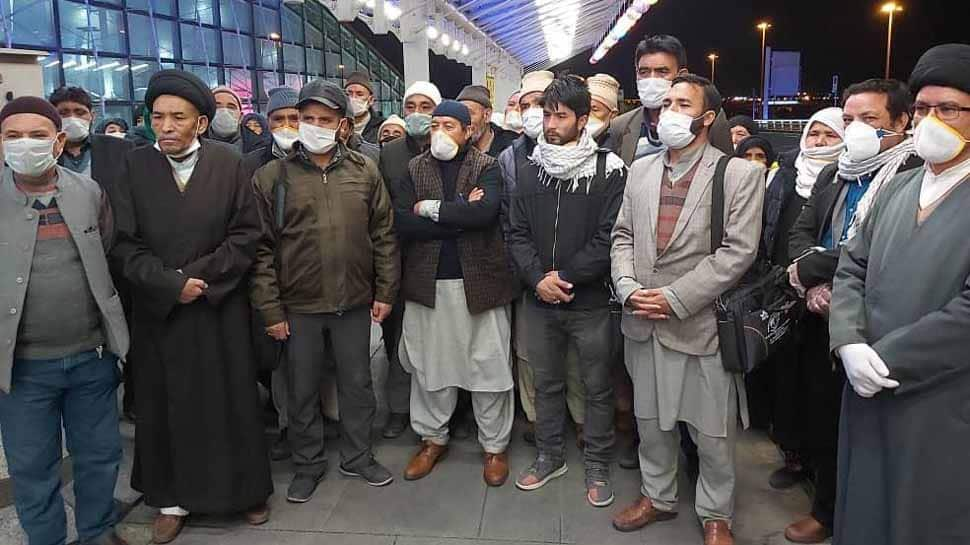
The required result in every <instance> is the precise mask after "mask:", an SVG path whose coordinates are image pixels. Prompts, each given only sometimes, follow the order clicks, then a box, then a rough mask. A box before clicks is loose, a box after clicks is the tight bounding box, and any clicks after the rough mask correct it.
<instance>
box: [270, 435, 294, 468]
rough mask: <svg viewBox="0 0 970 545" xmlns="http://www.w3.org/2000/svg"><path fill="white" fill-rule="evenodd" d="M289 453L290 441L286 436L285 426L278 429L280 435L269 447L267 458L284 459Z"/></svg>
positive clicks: (277, 460) (276, 460)
mask: <svg viewBox="0 0 970 545" xmlns="http://www.w3.org/2000/svg"><path fill="white" fill-rule="evenodd" d="M290 455H291V452H290V441H289V439H287V438H286V428H283V429H281V430H280V436H279V438H278V439H277V440H276V442H275V443H273V446H272V447H270V449H269V459H270V460H273V461H274V462H279V461H281V460H286V459H287V458H289V457H290Z"/></svg>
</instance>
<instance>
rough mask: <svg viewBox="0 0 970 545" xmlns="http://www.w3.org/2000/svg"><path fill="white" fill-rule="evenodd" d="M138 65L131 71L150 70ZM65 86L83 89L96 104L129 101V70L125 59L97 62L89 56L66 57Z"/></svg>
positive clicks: (106, 59) (99, 60)
mask: <svg viewBox="0 0 970 545" xmlns="http://www.w3.org/2000/svg"><path fill="white" fill-rule="evenodd" d="M143 66H144V68H139V67H138V66H137V65H136V66H132V67H131V71H140V70H144V69H145V68H148V65H147V64H144V65H143ZM63 68H64V84H65V85H74V86H77V87H83V88H84V89H86V90H87V91H88V93H90V94H91V99H92V100H93V101H94V102H98V101H100V100H127V99H128V73H129V68H128V64H127V62H126V61H125V59H112V58H109V57H100V58H98V60H97V61H95V59H94V57H93V56H88V55H69V54H65V55H64V63H63Z"/></svg>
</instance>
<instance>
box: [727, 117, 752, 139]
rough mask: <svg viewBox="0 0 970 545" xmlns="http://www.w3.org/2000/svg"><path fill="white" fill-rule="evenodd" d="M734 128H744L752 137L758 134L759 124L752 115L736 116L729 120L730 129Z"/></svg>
mask: <svg viewBox="0 0 970 545" xmlns="http://www.w3.org/2000/svg"><path fill="white" fill-rule="evenodd" d="M734 127H744V128H745V129H746V130H747V131H748V134H750V135H755V134H758V124H757V123H755V121H754V119H753V118H752V117H751V116H750V115H736V116H734V117H732V118H731V119H728V128H730V129H733V128H734Z"/></svg>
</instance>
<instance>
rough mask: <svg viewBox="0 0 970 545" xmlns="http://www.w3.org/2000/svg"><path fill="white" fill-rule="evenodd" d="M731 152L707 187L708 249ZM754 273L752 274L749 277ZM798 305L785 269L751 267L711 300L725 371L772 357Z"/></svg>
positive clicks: (718, 227)
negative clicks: (765, 269) (709, 211)
mask: <svg viewBox="0 0 970 545" xmlns="http://www.w3.org/2000/svg"><path fill="white" fill-rule="evenodd" d="M730 159H731V158H730V157H722V158H721V159H720V160H719V161H718V163H717V168H716V169H715V171H714V181H713V186H712V189H711V252H712V253H713V252H715V251H717V249H718V248H720V247H721V246H723V244H724V175H725V172H726V171H727V165H728V161H730ZM752 277H753V278H752ZM802 308H803V306H802V305H801V304H800V301H799V299H798V294H797V293H795V291H794V290H793V289H792V288H791V287H790V286H789V285H788V273H787V271H786V270H785V269H783V268H781V267H778V266H772V267H771V268H770V269H769V270H768V271H757V270H753V271H750V272H749V274H747V275H745V279H743V280H742V281H741V282H740V283H739V284H738V286H736V287H734V288H732V289H730V290H728V291H726V292H725V293H723V294H721V296H720V297H718V298H717V300H716V301H715V302H714V314H715V316H716V317H717V335H718V341H719V343H720V348H721V362H722V364H723V365H724V370H725V371H728V372H730V373H750V372H751V371H753V370H755V369H756V368H757V367H758V366H759V365H761V364H762V363H764V361H765V360H767V359H768V358H769V357H771V356H772V355H773V354H774V353H775V352H776V351H777V350H778V348H779V347H780V346H781V345H782V344H783V341H784V340H785V339H786V338H787V337H788V336H789V335H790V334H791V333H792V332H793V331H794V329H795V326H796V325H797V323H798V321H799V318H800V317H801V313H802Z"/></svg>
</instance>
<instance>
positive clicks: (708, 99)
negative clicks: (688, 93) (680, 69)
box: [670, 74, 722, 113]
mask: <svg viewBox="0 0 970 545" xmlns="http://www.w3.org/2000/svg"><path fill="white" fill-rule="evenodd" d="M678 83H687V84H690V85H696V86H697V87H700V88H701V90H702V91H703V92H704V111H705V112H706V111H708V110H710V111H712V112H714V113H718V112H719V111H721V102H722V100H721V92H720V91H718V90H717V87H714V84H713V83H711V80H709V79H707V78H705V77H704V76H698V75H697V74H684V75H682V76H677V77H676V78H674V81H673V83H671V84H670V85H671V86H674V85H677V84H678Z"/></svg>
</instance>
